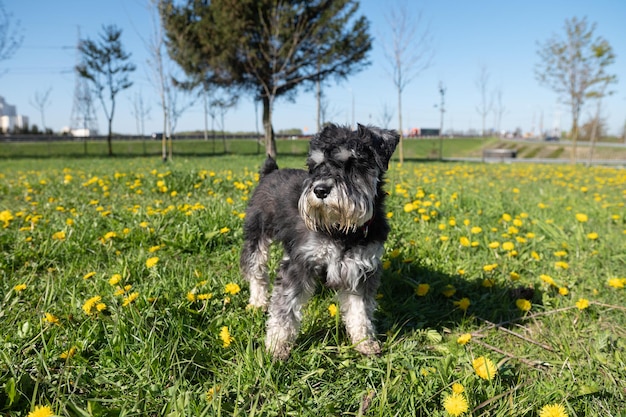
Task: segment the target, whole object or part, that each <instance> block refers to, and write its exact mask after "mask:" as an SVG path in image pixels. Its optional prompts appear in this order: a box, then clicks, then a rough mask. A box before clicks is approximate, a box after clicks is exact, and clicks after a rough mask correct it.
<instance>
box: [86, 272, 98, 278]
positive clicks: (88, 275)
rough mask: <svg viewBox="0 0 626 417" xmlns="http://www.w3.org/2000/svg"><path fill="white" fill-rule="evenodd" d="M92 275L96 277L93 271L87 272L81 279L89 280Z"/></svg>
mask: <svg viewBox="0 0 626 417" xmlns="http://www.w3.org/2000/svg"><path fill="white" fill-rule="evenodd" d="M94 275H96V273H95V272H94V271H91V272H87V273H86V274H85V275H83V279H89V278H91V277H93V276H94Z"/></svg>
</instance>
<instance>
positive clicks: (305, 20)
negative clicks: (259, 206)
mask: <svg viewBox="0 0 626 417" xmlns="http://www.w3.org/2000/svg"><path fill="white" fill-rule="evenodd" d="M175 3H178V2H174V1H173V0H163V2H162V6H161V8H160V10H161V16H162V18H163V21H164V23H165V30H166V33H167V43H168V51H169V55H170V57H171V58H172V59H174V60H175V61H176V62H177V63H178V64H179V65H180V66H181V67H182V68H183V70H184V71H185V73H186V74H187V75H188V76H190V77H191V78H201V79H205V80H207V81H209V82H211V83H212V84H216V85H218V86H221V87H225V88H229V89H233V90H241V91H243V92H248V93H252V94H253V95H254V99H255V100H259V101H260V102H261V103H262V105H263V116H262V118H263V128H264V131H265V146H266V152H267V154H269V155H271V156H273V157H275V156H276V142H275V138H274V129H273V126H272V112H273V107H274V103H275V101H276V99H277V98H279V97H285V98H287V99H293V98H294V97H295V94H296V92H297V91H298V89H299V88H301V87H304V88H306V87H308V88H312V86H313V85H314V83H315V82H316V81H317V80H325V79H329V78H330V77H335V78H336V79H345V78H347V77H348V76H349V75H350V74H352V73H354V72H357V71H360V70H361V69H362V68H364V67H365V66H366V65H368V64H369V62H368V61H367V54H368V52H369V51H370V49H371V38H370V35H369V33H368V29H369V22H368V20H367V19H366V18H365V17H364V16H357V11H358V2H356V1H353V0H315V1H309V0H291V1H281V0H240V1H234V0H213V1H211V2H204V1H196V0H187V1H186V2H184V4H182V5H180V6H178V5H176V4H175Z"/></svg>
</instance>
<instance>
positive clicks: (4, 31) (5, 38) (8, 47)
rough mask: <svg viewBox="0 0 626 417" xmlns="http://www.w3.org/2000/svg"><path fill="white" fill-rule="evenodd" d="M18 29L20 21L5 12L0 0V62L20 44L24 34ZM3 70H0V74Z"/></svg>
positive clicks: (7, 57)
mask: <svg viewBox="0 0 626 417" xmlns="http://www.w3.org/2000/svg"><path fill="white" fill-rule="evenodd" d="M20 30H21V25H20V21H19V20H14V19H13V14H12V13H9V12H7V11H6V10H5V8H4V4H3V3H2V1H0V62H2V61H6V60H7V59H9V58H11V57H12V56H13V55H14V54H15V52H17V50H18V49H19V47H20V46H21V45H22V41H23V40H24V36H22V34H21V33H20ZM3 72H4V71H2V70H0V75H2V74H3Z"/></svg>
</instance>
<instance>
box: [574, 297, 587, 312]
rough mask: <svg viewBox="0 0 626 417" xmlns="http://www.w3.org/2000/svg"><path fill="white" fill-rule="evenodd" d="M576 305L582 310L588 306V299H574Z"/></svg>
mask: <svg viewBox="0 0 626 417" xmlns="http://www.w3.org/2000/svg"><path fill="white" fill-rule="evenodd" d="M576 307H577V308H578V309H579V310H584V309H586V308H588V307H589V300H587V299H586V298H581V299H579V300H578V301H576Z"/></svg>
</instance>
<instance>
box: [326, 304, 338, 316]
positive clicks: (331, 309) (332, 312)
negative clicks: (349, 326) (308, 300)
mask: <svg viewBox="0 0 626 417" xmlns="http://www.w3.org/2000/svg"><path fill="white" fill-rule="evenodd" d="M328 314H330V317H335V316H336V315H337V306H336V305H335V304H331V305H329V306H328Z"/></svg>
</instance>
